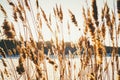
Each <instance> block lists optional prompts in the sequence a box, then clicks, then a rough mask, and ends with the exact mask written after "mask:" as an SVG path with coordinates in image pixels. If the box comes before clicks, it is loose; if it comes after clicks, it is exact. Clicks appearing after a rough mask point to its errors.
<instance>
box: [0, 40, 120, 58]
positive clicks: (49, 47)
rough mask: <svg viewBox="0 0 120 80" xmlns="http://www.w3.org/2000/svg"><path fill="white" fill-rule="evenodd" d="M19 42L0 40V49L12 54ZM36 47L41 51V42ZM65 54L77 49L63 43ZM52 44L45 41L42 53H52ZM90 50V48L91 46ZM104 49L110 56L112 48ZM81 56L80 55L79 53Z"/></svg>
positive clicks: (119, 48) (68, 43) (119, 50)
mask: <svg viewBox="0 0 120 80" xmlns="http://www.w3.org/2000/svg"><path fill="white" fill-rule="evenodd" d="M20 44H21V42H20V41H15V40H0V47H1V48H3V50H4V51H5V53H6V55H8V50H9V49H10V50H11V51H12V52H13V53H14V51H13V49H16V45H20ZM36 44H37V47H38V49H41V44H42V43H41V42H37V43H36ZM65 45H66V46H65V54H68V51H69V50H70V51H71V53H74V52H75V51H76V50H77V49H76V47H71V43H70V42H66V43H65ZM52 46H53V45H52V43H51V42H50V41H46V42H45V46H44V53H45V54H48V51H49V50H50V51H51V53H52ZM91 48H92V46H91ZM105 48H106V52H107V53H109V54H107V55H109V56H110V55H111V54H110V53H111V52H112V49H113V47H110V46H105ZM118 53H119V55H120V47H118ZM81 54H82V53H81ZM16 55H19V53H18V52H17V51H16V53H14V54H13V56H16Z"/></svg>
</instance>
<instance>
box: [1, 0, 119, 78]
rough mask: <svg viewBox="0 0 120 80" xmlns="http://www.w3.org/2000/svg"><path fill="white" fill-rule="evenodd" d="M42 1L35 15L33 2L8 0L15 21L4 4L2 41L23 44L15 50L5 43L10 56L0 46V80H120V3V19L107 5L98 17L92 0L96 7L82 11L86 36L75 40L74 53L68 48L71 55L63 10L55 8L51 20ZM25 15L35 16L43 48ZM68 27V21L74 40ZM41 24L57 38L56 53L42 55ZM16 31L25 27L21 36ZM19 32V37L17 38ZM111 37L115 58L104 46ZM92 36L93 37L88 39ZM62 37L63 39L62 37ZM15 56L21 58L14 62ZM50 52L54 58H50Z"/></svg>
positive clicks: (50, 50) (54, 47) (70, 13)
mask: <svg viewBox="0 0 120 80" xmlns="http://www.w3.org/2000/svg"><path fill="white" fill-rule="evenodd" d="M39 2H40V1H39V0H36V6H35V8H36V11H35V12H34V10H33V7H32V3H31V0H17V1H14V0H7V3H6V4H8V5H9V6H10V7H12V10H13V14H12V17H13V19H14V21H11V20H10V19H9V17H8V15H9V13H8V12H6V10H5V9H4V7H3V6H2V4H0V10H1V12H2V13H3V14H4V21H3V24H2V26H1V27H2V30H1V31H0V34H1V35H2V36H1V37H2V38H4V39H8V40H16V41H19V43H17V42H14V43H15V44H16V47H15V48H14V49H8V48H7V46H6V43H5V42H4V45H5V47H6V49H7V53H8V55H9V56H10V57H9V58H7V55H6V53H5V51H4V49H3V48H2V47H0V55H1V56H2V59H1V60H0V65H1V67H0V79H1V80H120V63H119V62H120V57H119V55H120V54H118V53H119V52H118V41H119V35H120V16H119V15H120V7H119V3H120V0H117V1H116V3H117V6H116V7H115V6H114V8H117V15H118V18H117V17H116V14H115V13H116V12H115V10H110V8H109V6H108V4H107V2H105V3H104V6H103V8H102V12H101V13H102V14H101V15H98V8H97V4H96V0H91V3H92V6H89V7H91V9H90V8H89V7H87V9H86V8H85V7H83V9H82V14H83V19H84V29H83V30H84V36H80V39H79V40H78V42H77V43H75V44H74V43H72V42H71V47H72V48H74V47H75V48H76V51H75V52H74V53H72V51H70V50H69V51H68V55H66V54H65V47H66V45H65V41H64V34H63V29H64V28H63V27H64V26H63V21H64V12H63V7H62V6H61V5H58V4H56V5H55V7H54V8H53V12H54V14H52V13H50V15H49V16H47V15H46V13H45V11H44V10H43V9H42V7H41V5H39ZM86 3H87V2H86ZM27 13H29V14H30V15H31V19H32V22H33V27H34V29H35V34H36V37H37V41H38V42H40V44H39V45H38V44H37V43H36V41H35V39H34V36H33V33H32V29H31V25H30V23H29V18H28V16H27ZM68 13H69V15H70V20H71V22H72V23H73V24H74V25H75V26H76V27H77V28H78V29H80V28H79V23H78V21H77V18H76V17H75V14H74V12H72V11H71V10H70V9H68ZM51 15H54V19H55V23H56V26H55V30H53V29H52V24H53V23H52V19H53V18H52V16H51ZM98 16H101V17H100V18H101V19H100V20H101V21H99V20H98ZM111 16H112V17H111ZM117 22H118V24H117ZM69 23H70V21H69V20H68V22H67V23H66V25H67V29H68V30H67V31H68V35H69V37H70V35H71V33H70V28H71V25H70V24H69ZM15 24H18V26H17V25H15ZM19 24H22V25H19ZM43 24H46V26H47V27H48V29H49V30H50V32H51V34H52V35H53V38H52V39H51V45H52V49H49V52H48V55H46V54H45V53H44V47H45V46H46V44H45V40H44V38H43V36H44V35H42V31H41V30H42V27H43ZM16 27H18V28H19V29H20V28H23V32H21V31H16V30H15V28H16ZM80 30H81V29H80ZM17 32H18V33H19V36H17V35H16V33H17ZM22 33H24V35H23V34H22ZM107 33H108V34H109V36H110V40H111V43H112V47H113V48H112V50H111V57H107V53H106V52H107V51H106V48H105V39H106V37H107V36H106V35H107ZM88 34H90V36H89V37H88ZM59 36H62V37H61V39H60V37H59ZM114 37H115V38H114ZM89 38H90V39H91V41H90V40H89ZM16 52H18V53H19V57H17V58H12V55H13V54H16ZM52 53H53V56H54V57H50V56H51V54H52Z"/></svg>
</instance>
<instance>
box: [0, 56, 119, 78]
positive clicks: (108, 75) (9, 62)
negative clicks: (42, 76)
mask: <svg viewBox="0 0 120 80" xmlns="http://www.w3.org/2000/svg"><path fill="white" fill-rule="evenodd" d="M4 60H5V62H6V64H7V67H6V69H7V70H8V73H9V74H10V75H9V77H7V76H6V75H5V71H4V69H5V67H4V66H3V63H2V61H1V60H0V73H1V71H2V72H3V75H4V78H5V80H15V79H17V78H19V79H18V80H25V75H24V74H23V75H22V76H21V75H18V73H17V72H16V66H17V65H18V57H16V58H12V59H10V58H7V59H4ZM52 60H54V61H55V62H56V63H57V65H58V69H57V71H54V69H53V65H51V64H50V63H48V60H46V59H45V62H46V66H47V73H48V80H60V77H59V76H60V74H59V73H60V72H59V66H60V65H59V61H58V59H57V58H52ZM68 61H70V62H71V73H72V75H71V78H72V79H71V80H74V79H75V78H76V80H79V78H78V73H79V71H80V69H81V62H80V58H79V57H76V58H69V59H68V58H67V59H66V60H65V64H66V70H65V75H67V74H68ZM93 61H94V60H93ZM28 62H29V63H26V69H25V70H28V69H29V70H28V73H29V75H30V76H32V75H34V71H35V67H34V66H33V65H32V64H33V63H32V62H31V61H28ZM119 62H120V57H119ZM107 63H108V65H109V66H108V71H104V68H105V66H106V63H105V58H103V64H102V66H103V70H102V73H101V74H102V78H103V80H112V66H111V57H107ZM13 65H14V66H13ZM75 66H76V68H75ZM119 68H120V63H119ZM114 69H115V70H114V74H115V75H114V78H115V79H114V80H116V75H117V71H116V62H114ZM90 71H91V66H87V67H86V68H85V70H83V71H82V72H81V75H82V79H83V80H89V79H88V78H86V77H85V76H87V75H88V73H89V72H90ZM107 72H108V73H107ZM0 80H2V77H1V76H0ZM32 80H34V79H32Z"/></svg>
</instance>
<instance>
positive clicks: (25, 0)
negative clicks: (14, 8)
mask: <svg viewBox="0 0 120 80" xmlns="http://www.w3.org/2000/svg"><path fill="white" fill-rule="evenodd" d="M24 2H25V5H26V7H27V8H28V10H29V11H30V6H29V3H28V0H24Z"/></svg>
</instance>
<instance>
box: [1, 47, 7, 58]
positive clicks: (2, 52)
mask: <svg viewBox="0 0 120 80" xmlns="http://www.w3.org/2000/svg"><path fill="white" fill-rule="evenodd" d="M0 55H1V56H2V57H4V58H5V57H6V54H5V51H4V50H3V48H1V47H0Z"/></svg>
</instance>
